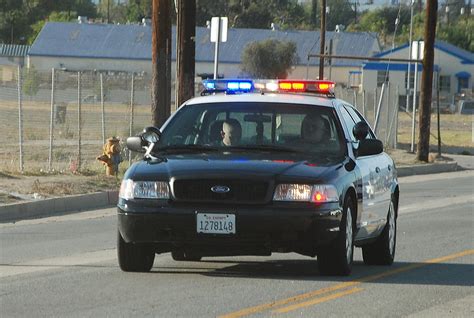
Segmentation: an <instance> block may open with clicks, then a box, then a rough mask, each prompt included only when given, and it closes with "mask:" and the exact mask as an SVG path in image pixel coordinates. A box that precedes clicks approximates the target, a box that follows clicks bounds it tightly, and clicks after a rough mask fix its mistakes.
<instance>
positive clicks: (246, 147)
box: [224, 145, 302, 152]
mask: <svg viewBox="0 0 474 318" xmlns="http://www.w3.org/2000/svg"><path fill="white" fill-rule="evenodd" d="M224 149H228V150H250V151H252V150H256V151H275V152H302V151H301V150H298V149H294V148H288V147H283V146H277V145H244V146H230V147H225V148H224Z"/></svg>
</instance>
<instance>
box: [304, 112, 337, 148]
mask: <svg viewBox="0 0 474 318" xmlns="http://www.w3.org/2000/svg"><path fill="white" fill-rule="evenodd" d="M326 124H327V122H326V120H324V119H323V118H322V117H321V115H318V114H310V115H307V116H306V117H305V118H304V119H303V122H302V123H301V140H302V141H303V142H304V143H312V144H316V143H317V144H320V143H327V142H328V141H329V138H330V132H329V129H328V128H327V127H326Z"/></svg>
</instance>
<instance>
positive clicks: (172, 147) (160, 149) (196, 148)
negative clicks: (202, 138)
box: [153, 145, 218, 152]
mask: <svg viewBox="0 0 474 318" xmlns="http://www.w3.org/2000/svg"><path fill="white" fill-rule="evenodd" d="M217 150H218V148H216V147H212V146H206V145H170V146H165V147H156V148H155V149H153V152H163V151H192V152H205V151H217Z"/></svg>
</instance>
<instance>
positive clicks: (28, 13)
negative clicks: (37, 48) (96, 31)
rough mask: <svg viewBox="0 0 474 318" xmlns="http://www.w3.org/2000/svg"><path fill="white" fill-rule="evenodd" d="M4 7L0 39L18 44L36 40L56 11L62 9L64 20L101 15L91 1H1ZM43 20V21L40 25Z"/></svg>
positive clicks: (1, 13)
mask: <svg viewBox="0 0 474 318" xmlns="http://www.w3.org/2000/svg"><path fill="white" fill-rule="evenodd" d="M0 8H1V10H0V42H3V43H16V44H20V43H21V44H23V43H26V42H27V40H28V43H31V42H32V41H34V39H35V38H36V35H37V34H38V32H39V31H40V30H41V26H42V25H44V23H45V22H46V21H48V20H49V19H50V16H51V15H53V12H56V13H58V14H59V13H60V12H61V15H62V17H61V20H60V21H63V20H64V21H70V20H73V19H76V17H77V15H82V16H87V17H89V18H94V17H95V16H96V14H97V12H96V7H95V5H94V4H93V3H92V2H91V0H61V1H53V0H0ZM53 17H54V15H53ZM65 17H67V18H65ZM40 21H42V22H43V24H37V23H38V22H40Z"/></svg>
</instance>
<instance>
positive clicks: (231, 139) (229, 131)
mask: <svg viewBox="0 0 474 318" xmlns="http://www.w3.org/2000/svg"><path fill="white" fill-rule="evenodd" d="M221 137H222V146H235V145H238V144H239V143H240V139H241V138H242V127H241V126H240V123H239V121H238V120H236V119H233V118H230V119H227V120H225V121H224V122H223V124H222V131H221Z"/></svg>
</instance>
